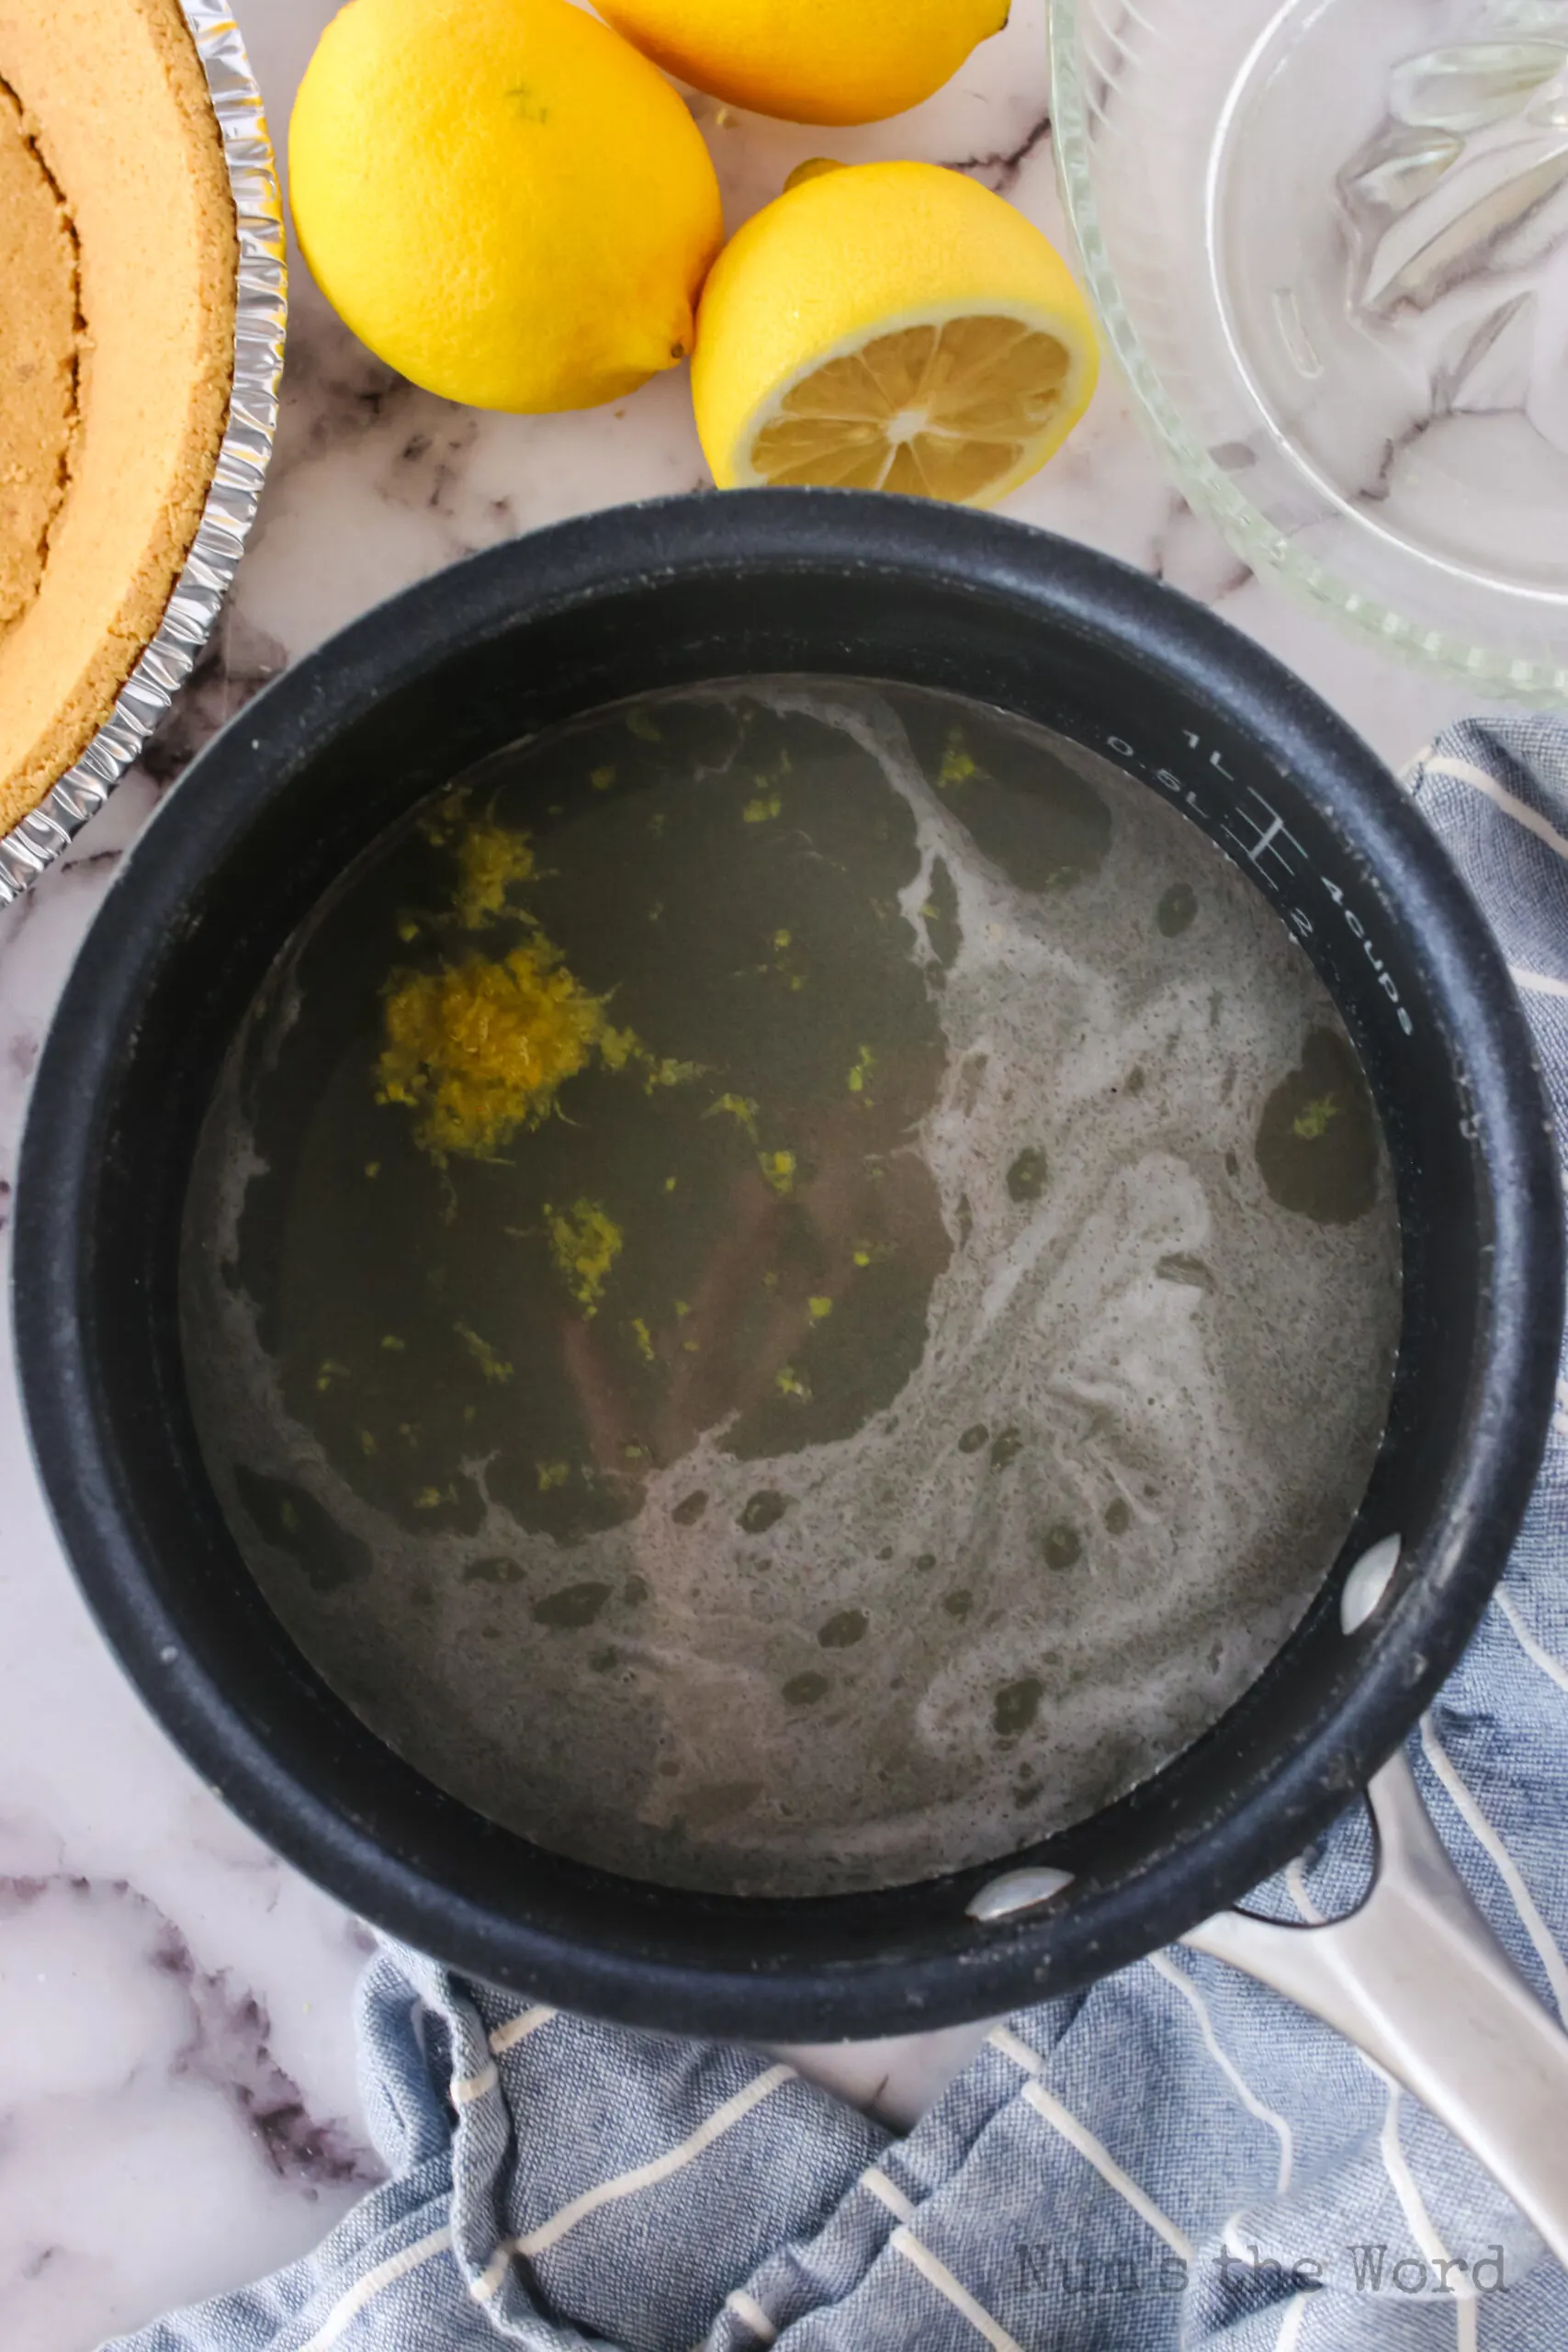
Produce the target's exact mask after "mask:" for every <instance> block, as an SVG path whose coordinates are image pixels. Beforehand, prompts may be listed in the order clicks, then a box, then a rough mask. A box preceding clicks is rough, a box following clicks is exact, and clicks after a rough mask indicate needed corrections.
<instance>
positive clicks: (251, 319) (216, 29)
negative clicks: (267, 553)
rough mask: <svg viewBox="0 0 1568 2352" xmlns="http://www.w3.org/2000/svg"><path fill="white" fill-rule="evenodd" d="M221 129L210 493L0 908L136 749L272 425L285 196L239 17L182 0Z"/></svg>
mask: <svg viewBox="0 0 1568 2352" xmlns="http://www.w3.org/2000/svg"><path fill="white" fill-rule="evenodd" d="M181 6H183V8H184V11H185V16H186V22H187V23H188V25H189V26H190V28H191V33H192V36H193V38H194V39H195V41H196V46H197V53H198V55H199V56H200V59H201V63H202V70H203V72H204V73H205V74H206V75H207V86H208V89H209V92H210V93H211V96H212V105H213V109H214V111H215V113H216V114H217V117H218V123H219V128H220V130H221V132H222V135H223V155H224V161H225V163H226V164H227V165H228V171H229V187H230V190H231V194H232V196H233V199H234V225H235V232H236V235H237V237H238V241H239V267H238V272H237V276H236V281H235V289H234V291H235V302H234V381H233V390H232V392H231V397H230V402H229V421H228V424H227V425H226V427H225V429H224V434H223V439H222V442H221V445H220V448H219V451H218V462H217V465H216V467H215V469H214V470H213V475H212V481H211V486H210V487H209V491H208V493H207V503H206V504H205V506H204V507H203V508H202V514H201V521H200V523H199V524H198V525H197V533H196V537H195V538H194V539H193V540H192V542H191V548H190V553H189V554H188V555H187V556H186V561H185V568H184V570H183V571H181V573H180V575H179V578H178V579H177V580H176V581H175V586H174V592H173V594H171V596H170V598H169V601H168V604H167V605H166V606H165V608H164V617H163V619H162V620H161V621H160V622H159V624H158V628H157V631H156V634H155V635H154V636H153V637H152V639H151V640H150V642H149V643H148V645H147V646H146V648H145V649H144V650H143V652H142V654H141V659H140V661H139V662H137V664H136V667H135V669H134V670H132V672H131V673H130V677H129V678H128V679H127V680H126V682H125V684H124V685H123V686H122V687H121V688H120V691H119V694H118V697H117V699H116V702H115V706H114V708H113V710H112V711H111V712H110V713H109V716H108V718H107V719H106V720H105V722H104V724H103V725H102V727H100V728H99V729H98V731H97V733H96V735H95V736H94V737H93V740H92V741H91V742H90V743H89V744H88V745H87V748H86V750H85V752H83V753H82V756H81V758H80V759H78V760H77V761H76V762H75V763H74V765H73V766H71V767H69V768H67V769H66V771H65V773H64V775H62V777H61V778H60V781H59V783H58V784H56V785H55V786H53V788H52V789H51V791H50V792H49V793H48V794H47V795H46V797H44V799H42V800H41V801H40V802H39V806H38V807H37V808H36V809H30V810H29V811H28V814H27V816H25V817H24V818H22V820H20V822H19V823H17V824H16V825H14V826H13V827H12V828H11V830H10V831H9V832H7V833H3V834H0V907H4V906H8V905H9V904H10V903H11V901H12V900H13V899H17V898H19V897H20V896H21V894H22V892H23V891H24V890H26V889H27V888H28V887H29V886H30V885H31V884H32V883H34V882H36V881H37V879H38V877H39V875H40V874H41V873H43V872H44V871H45V869H46V868H47V867H48V866H51V865H53V864H54V862H55V860H56V859H57V858H59V857H61V856H62V854H64V852H65V850H66V849H67V847H68V846H69V844H70V842H71V838H72V836H73V833H75V832H77V831H79V830H80V828H81V827H82V826H83V825H85V823H86V821H87V820H88V818H89V817H92V816H96V813H97V811H98V810H99V809H101V808H102V807H103V805H104V803H105V801H106V800H107V798H108V797H109V794H110V793H111V792H112V791H113V790H114V788H115V786H116V785H117V784H118V782H119V780H120V778H121V776H122V775H124V774H125V772H126V770H127V769H128V768H129V767H130V765H131V764H132V763H133V762H134V761H135V760H136V759H137V758H138V757H139V755H140V753H141V751H142V749H143V747H144V745H145V744H146V741H147V739H148V737H149V736H150V735H151V734H152V730H153V729H154V728H155V727H156V726H157V725H158V723H159V721H160V720H161V719H162V718H163V717H164V713H165V712H166V711H167V710H168V708H169V706H170V704H171V703H172V702H173V700H174V698H175V694H176V693H177V692H178V690H179V688H180V687H181V686H182V685H183V684H184V683H185V681H186V678H187V677H188V676H189V675H190V672H191V668H192V666H193V664H194V662H195V661H196V658H197V654H198V653H199V652H200V650H201V649H202V647H203V645H204V644H205V643H206V642H207V639H208V638H209V636H210V635H211V633H212V628H213V624H214V623H215V621H216V620H217V618H218V612H219V607H220V605H221V604H222V602H223V597H224V594H225V592H226V591H227V589H228V586H229V583H230V582H231V580H232V579H233V577H234V572H235V569H236V567H237V566H238V564H239V560H240V556H241V552H242V550H243V548H244V544H245V537H246V534H247V533H248V532H249V530H250V527H251V525H252V523H253V522H254V519H255V512H256V506H257V503H258V502H259V500H260V497H261V487H262V481H263V479H264V477H265V473H266V468H267V460H268V458H270V457H271V455H272V445H273V441H274V438H275V436H276V431H277V388H278V381H279V378H280V376H281V374H282V369H283V334H284V324H285V321H286V318H287V315H288V269H287V261H286V255H285V241H284V227H283V198H282V195H281V192H280V190H279V187H278V184H277V167H276V163H275V161H274V157H273V152H272V141H271V140H270V138H269V137H268V135H267V128H266V118H265V114H264V113H263V111H262V97H261V92H260V90H259V89H258V88H257V86H256V82H255V77H254V74H252V72H251V68H250V62H249V60H248V59H247V57H246V55H245V45H244V42H243V40H242V39H241V37H240V29H239V27H238V26H237V25H236V24H235V22H234V19H233V17H232V16H231V14H230V13H229V11H228V9H227V8H226V7H224V6H221V5H220V0H181Z"/></svg>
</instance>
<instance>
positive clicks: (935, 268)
mask: <svg viewBox="0 0 1568 2352" xmlns="http://www.w3.org/2000/svg"><path fill="white" fill-rule="evenodd" d="M1098 364H1099V363H1098V354H1097V350H1096V345H1095V338H1094V329H1093V326H1092V323H1091V322H1090V319H1089V311H1088V310H1087V308H1086V306H1085V303H1084V300H1083V297H1082V296H1081V294H1080V293H1079V292H1078V290H1077V286H1076V285H1075V283H1074V281H1073V278H1072V277H1071V275H1070V273H1069V271H1068V269H1067V267H1066V264H1065V262H1064V261H1063V260H1062V258H1061V256H1060V254H1057V253H1056V252H1055V249H1054V247H1053V246H1052V245H1050V244H1049V243H1047V241H1046V240H1045V238H1044V237H1043V236H1042V235H1041V233H1040V232H1039V230H1038V229H1036V228H1035V227H1034V226H1033V225H1032V222H1030V221H1029V220H1025V219H1024V217H1023V215H1022V214H1021V212H1018V211H1016V210H1015V209H1014V208H1013V207H1012V206H1011V205H1010V204H1007V203H1004V202H1003V200H1002V198H1000V197H998V196H993V195H992V194H991V193H990V191H989V190H988V189H987V188H984V187H978V186H977V185H976V182H974V181H973V180H969V179H965V178H964V177H963V175H961V174H959V173H956V172H951V171H947V170H944V169H943V168H942V166H941V165H940V164H912V163H900V164H857V165H852V166H849V167H846V168H841V169H835V168H827V169H824V168H820V167H818V168H817V169H815V170H812V171H811V172H809V174H801V175H796V177H795V184H794V185H792V186H791V187H788V188H786V190H785V192H784V195H783V196H781V197H780V198H778V200H777V201H776V202H775V203H773V204H771V205H769V206H768V207H767V209H765V210H764V211H762V212H760V213H758V214H757V216H756V217H755V219H753V220H750V221H748V222H747V224H746V226H745V227H744V228H743V229H742V230H740V232H739V234H738V235H737V236H735V237H734V238H733V239H732V240H731V241H730V243H729V244H728V245H727V246H726V248H725V250H724V252H723V253H722V254H720V256H719V258H718V261H717V262H716V264H715V266H714V268H713V271H712V273H711V275H710V276H709V278H708V281H707V285H706V288H705V291H704V294H703V300H702V307H701V311H700V312H699V315H698V321H697V341H696V351H695V354H694V359H693V372H692V391H693V398H694V402H695V406H696V416H697V430H698V432H699V434H700V435H701V437H702V444H703V449H704V453H705V456H706V458H707V460H708V463H709V465H710V466H711V467H712V469H713V474H714V479H715V481H716V482H717V483H718V485H719V487H720V488H721V489H739V488H746V487H755V486H757V485H760V484H762V483H784V482H807V483H817V484H819V485H823V486H832V487H835V488H840V489H854V490H894V491H908V492H915V493H917V494H918V495H921V496H924V497H928V498H948V499H956V500H960V501H962V502H963V503H965V504H967V505H971V506H985V505H989V504H991V503H992V502H993V501H995V500H996V499H998V498H1001V497H1004V496H1005V495H1006V493H1007V492H1009V491H1010V490H1014V489H1016V488H1017V486H1018V484H1019V483H1020V482H1021V481H1027V480H1028V478H1029V476H1030V475H1031V474H1032V473H1033V472H1035V471H1036V469H1038V468H1039V467H1041V466H1043V464H1044V463H1045V460H1046V458H1049V457H1050V456H1051V455H1052V454H1053V452H1054V451H1055V450H1056V449H1057V448H1059V447H1060V446H1061V444H1062V442H1063V441H1064V440H1065V439H1066V435H1068V434H1069V433H1070V432H1071V430H1072V428H1073V426H1074V425H1075V424H1077V421H1078V418H1079V417H1080V416H1081V415H1082V414H1083V413H1084V410H1085V409H1086V408H1087V407H1088V405H1089V397H1090V395H1091V393H1092V392H1093V390H1094V385H1095V377H1096V374H1097V370H1098Z"/></svg>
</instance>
